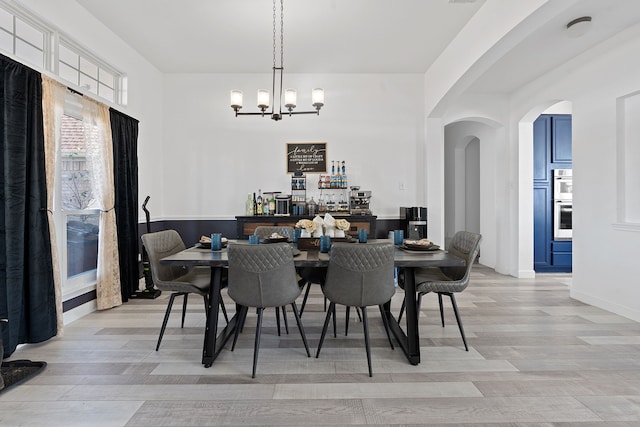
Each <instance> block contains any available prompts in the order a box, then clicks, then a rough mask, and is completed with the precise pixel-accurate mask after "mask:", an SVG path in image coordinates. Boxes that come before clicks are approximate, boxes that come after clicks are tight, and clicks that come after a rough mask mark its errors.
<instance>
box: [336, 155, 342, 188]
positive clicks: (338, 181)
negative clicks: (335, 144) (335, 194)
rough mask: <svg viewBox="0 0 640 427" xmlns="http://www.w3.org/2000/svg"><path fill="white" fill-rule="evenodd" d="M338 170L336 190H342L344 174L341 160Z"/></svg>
mask: <svg viewBox="0 0 640 427" xmlns="http://www.w3.org/2000/svg"><path fill="white" fill-rule="evenodd" d="M337 169H338V170H337V171H336V188H342V172H340V160H338V168H337Z"/></svg>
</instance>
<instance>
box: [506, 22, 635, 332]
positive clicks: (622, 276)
mask: <svg viewBox="0 0 640 427" xmlns="http://www.w3.org/2000/svg"><path fill="white" fill-rule="evenodd" d="M639 49H640V27H635V28H631V29H629V30H627V31H625V32H624V33H622V34H620V35H619V36H617V37H616V38H614V39H612V40H609V41H607V42H606V43H604V44H602V45H600V46H597V47H595V48H594V49H592V50H590V51H589V52H586V53H585V54H583V55H581V56H580V57H578V58H575V59H574V60H572V61H569V62H567V63H566V64H564V65H563V66H562V67H560V68H559V69H556V70H554V71H552V72H551V73H549V74H547V75H545V76H543V77H542V78H540V79H538V80H536V81H534V82H531V83H530V84H529V85H527V86H526V87H523V88H522V89H521V90H520V91H518V92H517V93H515V94H514V96H513V98H512V99H513V100H514V102H515V105H517V106H518V109H519V110H521V111H526V110H527V109H531V108H534V107H536V106H538V105H541V104H543V103H544V102H547V101H548V100H551V99H566V100H568V101H571V105H572V113H573V121H572V130H573V171H574V175H573V176H574V184H575V185H574V191H575V192H574V219H573V227H574V238H573V282H572V283H573V284H572V286H571V296H572V297H574V298H576V299H579V300H581V301H584V302H587V303H590V304H594V305H597V306H599V307H603V308H605V309H608V310H611V311H613V312H616V313H618V314H621V315H624V316H627V317H629V318H632V319H634V320H640V288H639V287H638V286H637V279H636V271H635V264H636V259H637V257H638V253H639V249H638V248H640V232H638V231H640V229H639V228H638V227H633V226H630V227H628V229H621V228H617V227H616V225H615V223H616V218H617V212H616V209H617V208H616V207H617V199H616V197H617V182H616V170H617V165H616V156H617V154H616V136H617V128H616V118H617V111H616V100H617V98H618V97H620V96H624V95H626V94H629V93H633V92H635V91H637V90H639V89H640V82H639V81H638V79H637V78H636V77H637V75H638V74H639V73H640V58H638V56H637V55H636V52H638V50H639ZM568 70H571V72H568ZM638 197H640V196H638Z"/></svg>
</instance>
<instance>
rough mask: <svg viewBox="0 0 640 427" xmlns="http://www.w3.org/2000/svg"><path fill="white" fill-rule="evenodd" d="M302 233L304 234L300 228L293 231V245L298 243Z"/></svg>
mask: <svg viewBox="0 0 640 427" xmlns="http://www.w3.org/2000/svg"><path fill="white" fill-rule="evenodd" d="M301 233H302V230H300V229H298V228H296V229H294V230H293V243H298V237H300V234H301Z"/></svg>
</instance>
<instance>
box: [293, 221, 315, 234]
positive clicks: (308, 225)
mask: <svg viewBox="0 0 640 427" xmlns="http://www.w3.org/2000/svg"><path fill="white" fill-rule="evenodd" d="M296 228H299V229H303V230H305V231H308V232H313V231H316V223H315V222H313V221H311V220H310V219H301V220H300V221H298V222H296Z"/></svg>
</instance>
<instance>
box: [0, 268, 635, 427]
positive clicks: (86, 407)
mask: <svg viewBox="0 0 640 427" xmlns="http://www.w3.org/2000/svg"><path fill="white" fill-rule="evenodd" d="M572 280H573V279H572V277H571V275H568V274H539V275H538V276H537V277H536V278H534V279H516V278H513V277H510V276H503V275H500V274H496V273H495V272H494V271H493V270H491V269H488V268H486V267H482V266H477V267H474V269H473V271H472V278H471V283H470V285H469V287H468V288H467V290H465V292H463V293H462V294H460V295H459V296H457V298H456V299H457V300H458V303H459V307H460V313H461V317H462V321H463V323H464V327H465V331H466V335H467V340H468V342H469V351H468V352H467V351H465V349H464V346H463V344H462V339H461V337H460V332H459V331H458V327H457V323H456V320H455V317H454V316H453V311H452V309H451V304H450V302H448V301H447V300H446V299H445V327H444V328H443V327H442V326H441V324H440V313H439V309H438V304H437V298H436V297H435V296H433V295H429V296H427V297H425V298H424V301H423V305H422V307H421V311H420V325H419V329H420V336H421V340H420V351H421V353H422V362H421V363H420V364H418V365H416V366H413V365H410V364H409V363H408V362H407V360H406V359H405V357H404V355H403V353H402V351H401V350H400V349H399V348H398V347H397V346H396V349H395V350H391V348H390V346H389V343H388V341H387V338H386V335H385V332H384V329H383V327H382V322H381V321H380V317H379V315H378V313H377V311H376V312H375V313H374V311H373V310H372V313H371V316H370V328H371V331H370V332H371V344H372V348H371V353H372V365H373V372H374V374H373V377H369V376H368V372H367V362H366V356H365V348H364V338H363V333H362V323H361V322H360V321H358V320H357V316H356V315H355V313H352V315H351V319H350V324H349V335H348V336H345V335H344V326H345V318H344V313H345V311H344V308H343V307H340V308H339V309H338V337H337V338H334V337H333V335H332V334H329V335H328V336H327V338H326V339H325V342H324V345H323V348H322V352H321V353H320V357H319V358H317V359H316V358H315V351H316V348H317V345H318V341H319V337H320V332H321V329H322V324H323V321H324V317H325V312H324V311H323V305H324V304H323V297H322V294H321V291H320V287H319V286H314V287H312V288H311V297H310V300H309V303H308V304H307V307H306V308H305V312H304V315H303V318H302V321H303V323H304V327H305V331H306V335H307V339H308V341H309V346H310V351H311V353H312V357H307V355H306V353H305V351H304V348H303V346H302V341H301V339H300V336H299V334H298V330H297V328H296V326H295V321H294V319H293V316H292V315H291V313H290V312H289V313H288V320H289V334H286V333H285V332H284V325H283V332H282V335H281V336H278V335H277V331H276V320H275V314H274V311H273V310H268V311H267V312H266V314H265V318H264V328H263V335H262V340H261V348H260V357H259V360H258V371H257V377H256V378H255V379H252V378H251V369H252V363H253V343H254V333H255V327H256V325H255V320H256V316H255V312H254V313H249V317H248V319H247V324H246V326H245V330H244V332H243V333H242V334H241V335H240V337H239V341H238V344H237V347H236V349H235V351H233V352H231V351H229V347H230V343H229V344H228V345H227V349H225V350H223V351H222V352H221V353H220V356H219V357H218V359H217V360H216V362H215V363H214V365H213V366H212V367H211V368H209V369H206V368H204V367H203V366H202V364H201V363H200V362H201V357H202V337H203V334H204V322H205V315H204V307H203V305H202V301H201V300H199V299H196V298H190V299H189V307H188V311H187V317H186V322H185V327H184V328H181V327H180V315H179V312H180V310H179V304H178V305H177V306H176V309H174V312H173V313H172V315H171V317H170V320H169V324H168V326H167V331H166V333H165V336H164V338H163V341H162V346H161V347H160V351H155V345H156V341H157V339H158V333H159V329H160V325H161V323H162V318H163V316H164V312H165V309H166V305H167V301H168V297H169V295H168V294H166V293H164V294H163V295H162V296H161V297H160V298H158V299H155V300H132V301H130V302H128V303H126V304H124V305H122V306H121V307H117V308H114V309H111V310H105V311H100V312H96V313H92V314H89V315H87V316H85V317H83V318H81V319H78V320H76V321H75V322H73V323H72V324H70V325H67V326H66V327H65V333H64V336H62V337H58V338H55V339H52V340H49V341H48V342H45V343H41V344H33V345H24V346H20V348H19V349H18V350H17V351H16V352H15V353H14V354H13V355H12V357H11V359H13V360H17V359H31V360H43V361H46V362H47V363H48V365H47V368H46V369H45V370H44V371H43V372H42V373H40V374H39V375H37V376H36V377H34V378H33V379H31V380H29V381H28V382H27V383H25V384H23V385H20V386H18V387H16V388H14V389H12V390H8V391H7V392H5V393H3V394H2V395H0V426H5V425H7V426H14V425H15V426H17V425H25V426H43V425H46V426H54V427H55V426H65V427H67V426H85V425H87V426H251V425H255V426H302V425H304V426H310V427H314V426H316V427H338V426H366V425H376V426H394V427H417V426H425V425H426V426H435V427H437V426H443V427H444V426H447V427H455V426H459V427H578V426H579V427H601V426H602V427H604V426H607V427H630V426H634V427H636V426H638V425H640V324H639V323H637V322H633V321H631V320H629V319H626V318H624V317H621V316H618V315H615V314H612V313H609V312H607V311H605V310H601V309H599V308H596V307H592V306H589V305H586V304H583V303H581V302H579V301H576V300H572V299H571V298H570V297H569V286H570V284H571V282H572ZM223 298H224V299H225V303H226V305H227V308H228V309H229V312H230V313H233V312H234V310H235V306H234V304H233V302H232V301H231V300H230V299H229V297H228V295H226V290H225V291H223ZM402 298H403V293H402V290H401V289H398V291H397V292H396V294H395V296H394V298H393V300H392V310H394V312H397V311H398V310H399V307H400V304H401V302H402ZM218 324H219V325H220V326H224V325H225V321H224V319H222V317H220V319H219V321H218Z"/></svg>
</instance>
